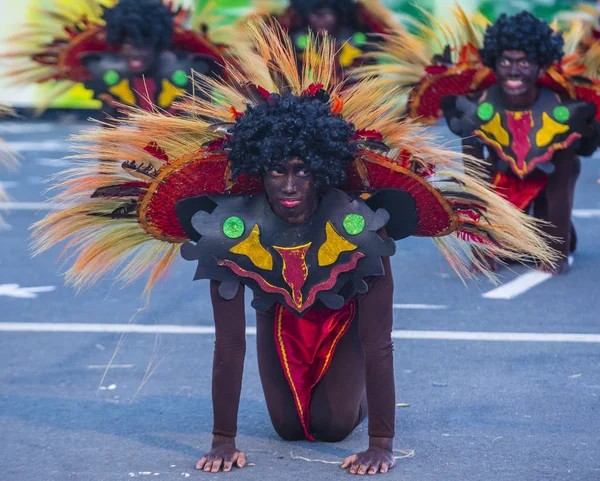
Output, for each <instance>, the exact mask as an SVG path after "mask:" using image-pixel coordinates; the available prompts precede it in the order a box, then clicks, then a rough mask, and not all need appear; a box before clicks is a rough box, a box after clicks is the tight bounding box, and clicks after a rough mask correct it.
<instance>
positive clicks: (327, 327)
mask: <svg viewBox="0 0 600 481" xmlns="http://www.w3.org/2000/svg"><path fill="white" fill-rule="evenodd" d="M355 313H356V301H355V300H354V299H353V300H350V301H349V302H347V303H346V304H345V305H344V306H343V307H342V308H341V309H339V310H333V309H311V310H309V311H308V312H306V313H305V314H304V315H303V316H302V317H297V316H296V315H295V314H293V313H292V312H291V311H289V310H288V309H287V308H285V307H284V306H282V305H278V306H277V307H276V309H275V332H274V334H275V344H276V345H277V352H278V354H279V360H280V362H281V366H282V368H283V372H284V374H285V377H286V379H287V381H288V384H289V386H290V389H291V390H292V394H293V396H294V402H295V405H296V410H297V412H298V417H299V418H300V422H301V423H302V427H303V428H304V434H305V435H306V437H307V439H309V440H310V441H314V437H313V436H312V434H311V433H310V428H309V418H310V416H309V414H310V398H311V394H312V390H313V388H314V386H315V385H316V384H317V383H318V382H319V381H320V380H321V379H322V378H323V376H324V375H325V373H326V372H327V370H328V369H329V366H330V365H331V360H332V359H333V355H334V353H335V348H336V346H337V344H338V342H339V340H340V339H341V338H342V336H343V335H344V334H345V333H346V332H347V331H348V328H349V327H350V323H351V322H352V320H353V319H354V317H355Z"/></svg>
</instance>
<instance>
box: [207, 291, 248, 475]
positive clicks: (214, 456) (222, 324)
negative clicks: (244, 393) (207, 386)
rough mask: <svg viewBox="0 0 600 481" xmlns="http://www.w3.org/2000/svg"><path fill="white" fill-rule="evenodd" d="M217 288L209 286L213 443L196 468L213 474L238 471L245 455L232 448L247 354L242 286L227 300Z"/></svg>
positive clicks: (244, 461)
mask: <svg viewBox="0 0 600 481" xmlns="http://www.w3.org/2000/svg"><path fill="white" fill-rule="evenodd" d="M219 285H220V283H219V282H217V281H211V283H210V295H211V300H212V305H213V312H214V318H215V330H216V340H215V351H214V358H213V379H212V400H213V411H214V426H213V444H212V449H211V451H210V452H209V453H207V454H205V455H204V457H203V458H202V459H201V460H200V461H199V462H198V464H197V466H196V468H197V469H203V470H204V471H212V472H217V471H219V470H220V469H221V468H223V471H229V470H230V469H231V467H232V464H233V463H236V465H237V466H238V467H240V468H241V467H243V466H244V464H245V463H246V455H245V454H244V453H242V452H241V451H239V450H237V449H236V446H235V436H236V434H237V417H238V407H239V404H240V393H241V390H242V374H243V371H244V356H245V354H246V318H245V312H244V287H243V286H242V285H240V288H239V290H238V292H237V294H236V295H235V297H234V298H233V299H231V300H229V301H228V300H225V299H223V298H222V297H221V296H220V295H219Z"/></svg>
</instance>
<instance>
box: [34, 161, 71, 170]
mask: <svg viewBox="0 0 600 481" xmlns="http://www.w3.org/2000/svg"><path fill="white" fill-rule="evenodd" d="M35 163H36V164H38V165H41V166H43V167H54V168H58V169H60V168H64V167H71V166H72V165H73V162H72V161H70V160H69V159H53V158H43V159H37V160H36V161H35Z"/></svg>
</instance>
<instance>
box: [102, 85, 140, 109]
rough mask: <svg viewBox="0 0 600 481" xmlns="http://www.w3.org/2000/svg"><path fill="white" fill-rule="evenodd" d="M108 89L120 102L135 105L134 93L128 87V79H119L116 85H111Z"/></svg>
mask: <svg viewBox="0 0 600 481" xmlns="http://www.w3.org/2000/svg"><path fill="white" fill-rule="evenodd" d="M108 91H109V92H110V93H111V94H113V95H115V96H116V97H118V98H119V99H120V100H121V101H122V102H124V103H126V104H129V105H135V95H134V94H133V91H132V90H131V88H130V87H129V80H127V79H123V80H121V81H120V82H119V83H118V84H117V85H115V86H114V87H111V88H110V89H109V90H108Z"/></svg>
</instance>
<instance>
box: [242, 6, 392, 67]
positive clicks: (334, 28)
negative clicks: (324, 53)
mask: <svg viewBox="0 0 600 481" xmlns="http://www.w3.org/2000/svg"><path fill="white" fill-rule="evenodd" d="M255 15H261V16H273V17H275V18H276V19H277V21H278V22H279V23H280V24H281V25H282V26H283V27H284V28H285V29H286V30H287V31H288V32H289V35H290V36H291V39H292V42H293V44H294V46H295V48H296V50H297V51H298V52H303V51H304V49H305V48H306V46H307V43H308V35H309V31H312V32H313V33H317V34H323V33H324V32H327V33H329V34H330V35H331V36H333V37H334V38H335V39H336V44H335V49H336V51H337V55H336V58H337V68H338V71H337V75H338V76H339V78H343V76H347V75H348V74H349V73H351V72H352V70H353V67H356V66H358V65H360V64H362V63H363V62H364V61H365V58H364V54H365V53H366V52H367V51H369V50H371V49H372V47H373V46H372V44H371V43H372V42H377V41H380V40H381V34H383V33H385V32H386V31H387V30H388V29H390V28H393V27H394V26H396V23H395V21H394V18H395V15H394V13H393V12H392V11H391V10H388V9H387V8H385V7H384V5H383V4H382V3H381V2H380V1H379V0H371V1H364V0H359V1H356V0H291V1H290V2H287V1H284V2H281V1H270V2H260V1H259V2H256V3H255V10H254V11H253V12H252V14H251V15H250V18H252V17H253V16H255Z"/></svg>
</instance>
